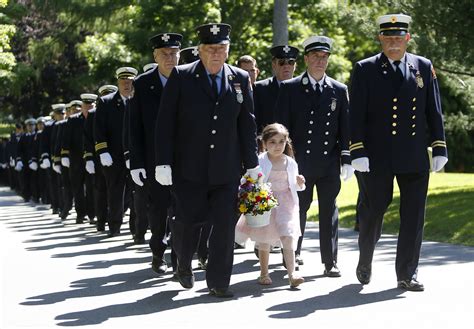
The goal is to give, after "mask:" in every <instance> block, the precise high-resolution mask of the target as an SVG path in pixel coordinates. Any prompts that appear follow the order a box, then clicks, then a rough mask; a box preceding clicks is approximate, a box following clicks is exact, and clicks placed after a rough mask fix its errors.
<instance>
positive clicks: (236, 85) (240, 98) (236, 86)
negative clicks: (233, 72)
mask: <svg viewBox="0 0 474 329" xmlns="http://www.w3.org/2000/svg"><path fill="white" fill-rule="evenodd" d="M234 89H235V92H236V93H237V95H235V96H236V98H237V102H239V103H240V104H242V103H243V102H244V95H242V89H241V88H240V83H234Z"/></svg>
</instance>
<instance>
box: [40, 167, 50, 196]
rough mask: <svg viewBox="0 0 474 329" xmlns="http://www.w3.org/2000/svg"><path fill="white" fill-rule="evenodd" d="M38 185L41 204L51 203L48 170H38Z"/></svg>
mask: <svg viewBox="0 0 474 329" xmlns="http://www.w3.org/2000/svg"><path fill="white" fill-rule="evenodd" d="M38 184H39V193H40V197H41V202H42V203H43V204H48V203H52V202H51V187H50V185H51V182H50V179H49V170H48V169H42V168H38Z"/></svg>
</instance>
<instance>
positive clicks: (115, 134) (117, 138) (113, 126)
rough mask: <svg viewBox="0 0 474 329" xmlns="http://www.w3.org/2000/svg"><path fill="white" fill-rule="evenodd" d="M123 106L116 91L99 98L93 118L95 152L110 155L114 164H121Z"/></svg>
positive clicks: (122, 156)
mask: <svg viewBox="0 0 474 329" xmlns="http://www.w3.org/2000/svg"><path fill="white" fill-rule="evenodd" d="M124 112H125V106H124V104H123V101H122V97H121V96H120V93H119V92H118V91H116V92H115V93H111V94H108V95H105V96H103V97H100V98H99V101H98V102H97V110H96V113H95V118H94V139H95V150H96V152H97V153H98V154H102V153H105V152H108V153H110V155H111V156H112V160H113V161H114V162H115V163H117V164H118V163H123V165H125V159H124V155H123V140H122V135H123V117H124V114H125V113H124Z"/></svg>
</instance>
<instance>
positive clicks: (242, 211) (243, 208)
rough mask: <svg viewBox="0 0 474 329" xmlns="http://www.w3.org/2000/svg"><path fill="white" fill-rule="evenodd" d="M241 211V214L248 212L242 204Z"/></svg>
mask: <svg viewBox="0 0 474 329" xmlns="http://www.w3.org/2000/svg"><path fill="white" fill-rule="evenodd" d="M239 210H240V212H241V213H245V212H246V211H247V207H246V206H245V205H244V204H241V205H240V207H239Z"/></svg>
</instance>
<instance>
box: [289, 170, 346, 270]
mask: <svg viewBox="0 0 474 329" xmlns="http://www.w3.org/2000/svg"><path fill="white" fill-rule="evenodd" d="M305 178H306V189H305V190H304V191H301V192H298V197H299V200H300V227H301V237H300V238H299V239H298V246H297V248H296V253H297V254H299V253H300V252H301V244H302V242H303V236H304V230H305V227H306V219H307V212H308V210H309V208H310V206H311V202H313V189H314V187H316V191H317V194H318V207H319V214H318V217H319V247H320V250H321V261H322V262H323V263H324V264H332V263H333V262H337V245H338V236H339V234H338V225H339V216H338V210H337V206H336V197H337V195H338V194H339V191H340V189H341V180H340V178H339V175H330V176H325V177H320V178H312V177H305Z"/></svg>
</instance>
